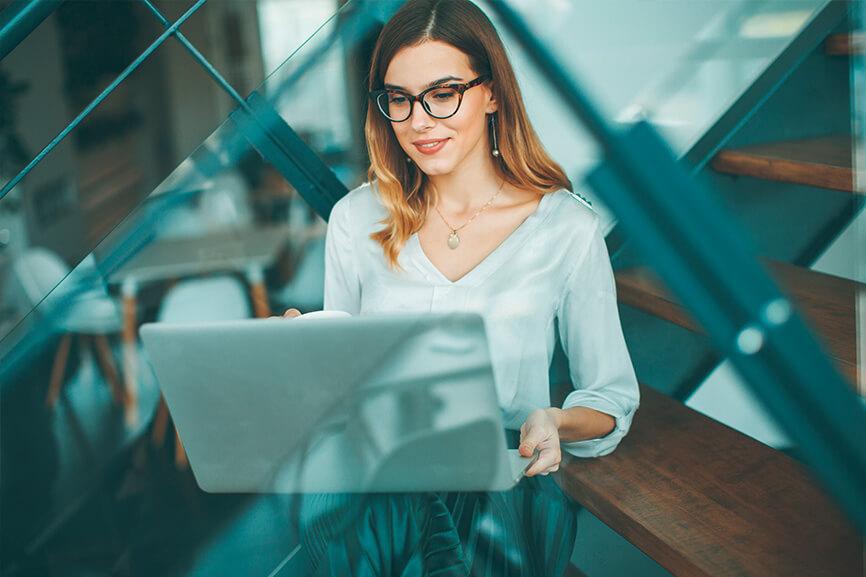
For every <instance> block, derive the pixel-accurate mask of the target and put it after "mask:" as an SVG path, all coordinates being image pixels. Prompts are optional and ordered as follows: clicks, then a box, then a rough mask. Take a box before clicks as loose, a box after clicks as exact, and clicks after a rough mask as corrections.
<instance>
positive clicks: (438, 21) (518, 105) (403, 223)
mask: <svg viewBox="0 0 866 577" xmlns="http://www.w3.org/2000/svg"><path fill="white" fill-rule="evenodd" d="M428 40H439V41H442V42H445V43H447V44H450V45H451V46H454V47H455V48H457V49H458V50H460V51H462V52H463V53H464V54H466V56H467V57H468V58H469V63H470V65H471V66H472V69H473V70H474V72H475V73H476V74H479V75H481V74H490V75H491V77H492V92H493V95H494V97H495V99H496V101H497V103H498V109H497V111H496V112H495V113H494V114H495V115H496V117H497V118H496V119H495V121H496V129H497V145H498V148H499V157H498V159H496V160H495V161H494V162H495V166H496V170H497V172H498V173H499V176H500V178H503V179H504V180H505V181H506V182H508V183H509V184H511V185H513V186H515V187H518V188H521V189H528V190H534V191H536V192H538V193H540V194H546V193H550V192H554V191H556V190H559V189H560V188H567V189H568V190H571V189H572V188H571V182H570V181H569V179H568V177H567V176H566V175H565V172H564V171H563V170H562V167H560V166H559V164H557V163H556V162H555V161H554V160H553V159H551V158H550V156H549V155H548V154H547V152H546V151H545V150H544V147H543V146H542V144H541V141H540V140H539V139H538V136H537V135H536V134H535V131H534V130H533V128H532V125H531V124H530V122H529V118H528V117H527V115H526V109H525V107H524V105H523V97H522V96H521V93H520V86H518V84H517V79H516V77H515V76H514V70H513V69H512V68H511V63H510V62H509V60H508V56H507V54H506V53H505V47H504V46H503V44H502V40H501V39H500V38H499V35H498V34H497V32H496V29H495V28H494V27H493V24H492V23H491V22H490V20H489V19H488V18H487V16H486V15H485V14H484V12H482V11H481V9H480V8H478V6H476V5H475V4H473V3H472V2H470V1H469V0H408V1H407V2H406V3H405V4H404V5H403V6H402V7H401V8H400V10H398V11H397V12H396V13H395V14H394V16H393V17H392V18H391V19H390V20H389V21H388V22H387V23H386V24H385V27H384V28H383V29H382V32H381V33H380V34H379V38H378V40H377V41H376V47H375V48H374V50H373V55H372V59H371V63H370V76H369V84H368V89H369V90H375V89H378V88H380V87H381V86H382V85H383V84H384V82H385V71H386V70H387V69H388V65H389V64H390V62H391V60H392V59H393V58H394V56H395V55H396V54H397V52H399V51H400V50H401V49H403V48H405V47H407V46H415V45H418V44H421V43H422V42H425V41H428ZM488 131H489V124H488ZM364 132H365V134H366V139H367V149H368V152H369V155H370V168H369V170H368V172H367V178H368V180H369V181H370V182H372V181H373V180H374V179H375V180H376V181H377V185H378V189H379V195H380V200H381V202H382V204H383V205H384V206H385V208H386V209H387V210H388V216H387V217H386V218H385V219H384V220H382V221H380V224H383V225H385V228H384V229H382V230H380V231H377V232H374V233H372V234H371V235H370V238H372V239H373V240H375V241H376V242H378V243H379V244H380V245H382V250H383V252H384V254H385V259H386V261H387V263H388V265H389V266H390V267H391V268H392V269H396V268H399V263H398V262H397V256H398V255H399V254H400V250H401V249H402V248H403V245H404V244H405V243H406V241H407V240H408V239H409V237H410V236H412V234H414V233H415V232H417V231H418V230H420V229H421V227H422V226H423V224H424V218H425V216H426V214H427V209H428V208H429V206H430V203H431V202H432V200H433V199H431V198H430V197H429V196H428V195H425V194H424V184H425V181H426V178H427V177H426V176H425V175H424V174H423V172H421V170H420V169H419V168H418V167H417V166H415V165H414V163H407V162H406V154H405V152H404V151H403V149H402V148H401V146H400V144H399V142H398V141H397V137H396V136H395V135H394V131H393V129H392V127H391V123H390V121H389V120H387V119H386V118H385V117H383V116H382V115H381V114H380V113H379V111H378V110H377V108H376V104H375V102H373V101H372V99H368V103H367V120H366V123H365V125H364ZM489 136H490V135H489V134H488V138H489Z"/></svg>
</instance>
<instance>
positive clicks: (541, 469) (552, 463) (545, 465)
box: [525, 446, 562, 477]
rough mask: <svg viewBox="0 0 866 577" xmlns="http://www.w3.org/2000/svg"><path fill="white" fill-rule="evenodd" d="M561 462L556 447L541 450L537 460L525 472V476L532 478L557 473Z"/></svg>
mask: <svg viewBox="0 0 866 577" xmlns="http://www.w3.org/2000/svg"><path fill="white" fill-rule="evenodd" d="M561 460H562V453H561V452H560V450H559V447H558V446H556V447H547V448H544V449H541V452H540V453H539V454H538V459H536V461H535V463H533V464H532V466H531V467H529V469H527V470H526V473H525V475H526V476H527V477H532V476H534V475H547V474H548V473H553V472H555V471H558V470H559V463H560V461H561Z"/></svg>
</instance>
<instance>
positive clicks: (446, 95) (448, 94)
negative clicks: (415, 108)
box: [433, 90, 457, 100]
mask: <svg viewBox="0 0 866 577" xmlns="http://www.w3.org/2000/svg"><path fill="white" fill-rule="evenodd" d="M455 96H457V93H456V92H454V91H453V90H440V91H437V92H434V93H433V98H435V99H436V100H449V99H451V98H454V97H455Z"/></svg>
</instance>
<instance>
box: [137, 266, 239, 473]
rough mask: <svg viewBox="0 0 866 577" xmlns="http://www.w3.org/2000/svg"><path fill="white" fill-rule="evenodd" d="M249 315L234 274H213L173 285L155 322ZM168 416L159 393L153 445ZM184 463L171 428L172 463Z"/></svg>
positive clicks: (160, 437) (162, 434) (161, 437)
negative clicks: (172, 439) (213, 275)
mask: <svg viewBox="0 0 866 577" xmlns="http://www.w3.org/2000/svg"><path fill="white" fill-rule="evenodd" d="M251 316H252V310H251V309H250V303H249V299H248V297H247V292H246V290H245V288H244V285H243V283H242V282H240V281H239V280H238V279H236V278H235V277H231V276H215V277H210V278H197V279H190V280H185V281H181V282H179V283H177V284H176V285H174V286H173V287H172V288H171V289H169V291H168V293H167V294H166V295H165V297H164V298H163V300H162V304H161V305H160V308H159V315H158V316H157V321H158V322H161V323H182V322H192V321H227V320H239V319H246V318H250V317H251ZM168 417H169V414H168V407H167V405H166V404H165V399H164V398H163V397H162V395H160V399H159V406H158V407H157V410H156V415H155V416H154V419H153V430H152V432H151V440H152V441H153V443H154V444H155V445H162V443H163V442H164V441H165V434H166V429H167V428H168ZM186 463H187V461H186V453H185V452H184V450H183V445H181V443H180V437H178V436H177V431H175V464H176V465H177V466H178V467H179V468H182V467H185V466H186Z"/></svg>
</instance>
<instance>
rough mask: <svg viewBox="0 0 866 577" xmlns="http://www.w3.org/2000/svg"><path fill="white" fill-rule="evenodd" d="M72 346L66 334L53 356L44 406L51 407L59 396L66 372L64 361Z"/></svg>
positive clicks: (70, 339)
mask: <svg viewBox="0 0 866 577" xmlns="http://www.w3.org/2000/svg"><path fill="white" fill-rule="evenodd" d="M71 345H72V335H71V334H69V333H67V334H65V335H63V337H62V338H61V339H60V345H59V346H58V347H57V353H56V354H55V355H54V366H52V367H51V381H50V383H49V385H48V394H47V395H46V396H45V405H46V406H48V407H49V408H51V407H53V406H54V404H55V403H56V402H57V397H59V396H60V387H61V386H63V375H64V373H65V372H66V361H67V359H69V347H70V346H71Z"/></svg>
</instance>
